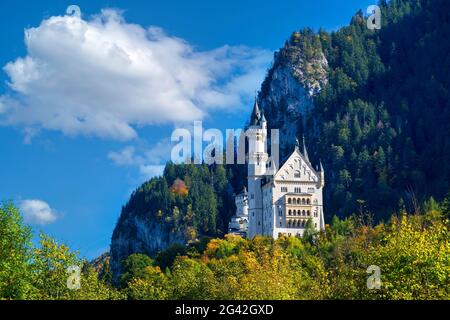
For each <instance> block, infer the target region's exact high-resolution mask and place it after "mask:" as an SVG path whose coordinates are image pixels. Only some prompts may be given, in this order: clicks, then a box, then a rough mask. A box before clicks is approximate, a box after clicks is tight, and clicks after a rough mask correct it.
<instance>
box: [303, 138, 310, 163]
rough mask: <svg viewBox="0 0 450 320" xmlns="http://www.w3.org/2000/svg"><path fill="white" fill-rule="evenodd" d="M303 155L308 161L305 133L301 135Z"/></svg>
mask: <svg viewBox="0 0 450 320" xmlns="http://www.w3.org/2000/svg"><path fill="white" fill-rule="evenodd" d="M303 155H304V156H305V158H306V160H308V161H309V157H308V151H307V150H306V143H305V135H303Z"/></svg>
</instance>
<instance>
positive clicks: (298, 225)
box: [297, 220, 300, 228]
mask: <svg viewBox="0 0 450 320" xmlns="http://www.w3.org/2000/svg"><path fill="white" fill-rule="evenodd" d="M297 228H300V220H298V222H297Z"/></svg>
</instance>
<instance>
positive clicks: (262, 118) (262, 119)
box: [261, 112, 267, 122]
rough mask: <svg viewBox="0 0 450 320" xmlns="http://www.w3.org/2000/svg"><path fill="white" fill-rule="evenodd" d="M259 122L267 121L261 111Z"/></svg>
mask: <svg viewBox="0 0 450 320" xmlns="http://www.w3.org/2000/svg"><path fill="white" fill-rule="evenodd" d="M261 122H267V120H266V117H265V116H264V112H263V113H262V116H261Z"/></svg>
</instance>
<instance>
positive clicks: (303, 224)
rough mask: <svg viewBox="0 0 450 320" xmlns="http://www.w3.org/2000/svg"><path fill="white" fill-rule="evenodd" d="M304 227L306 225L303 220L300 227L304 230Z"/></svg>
mask: <svg viewBox="0 0 450 320" xmlns="http://www.w3.org/2000/svg"><path fill="white" fill-rule="evenodd" d="M305 225H306V222H305V220H303V221H302V227H303V228H304V227H305Z"/></svg>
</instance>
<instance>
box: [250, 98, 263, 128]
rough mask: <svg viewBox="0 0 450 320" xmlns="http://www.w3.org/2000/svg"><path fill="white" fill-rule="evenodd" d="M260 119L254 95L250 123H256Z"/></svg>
mask: <svg viewBox="0 0 450 320" xmlns="http://www.w3.org/2000/svg"><path fill="white" fill-rule="evenodd" d="M260 119H261V112H260V111H259V105H258V99H257V98H256V97H255V105H254V106H253V112H252V118H251V120H252V121H251V122H252V124H257V122H258V121H259V120H260Z"/></svg>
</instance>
